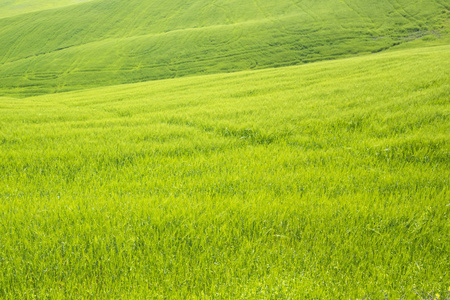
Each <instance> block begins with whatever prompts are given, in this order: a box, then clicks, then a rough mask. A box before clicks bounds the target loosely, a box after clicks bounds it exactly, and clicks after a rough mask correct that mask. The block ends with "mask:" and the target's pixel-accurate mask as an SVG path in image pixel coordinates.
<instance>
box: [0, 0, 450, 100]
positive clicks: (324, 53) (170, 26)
mask: <svg viewBox="0 0 450 300" xmlns="http://www.w3.org/2000/svg"><path fill="white" fill-rule="evenodd" d="M78 2H79V3H78ZM77 3H78V4H77ZM69 4H72V5H69ZM49 8H53V9H49ZM37 9H41V10H40V11H34V10H37ZM24 12H28V13H24ZM19 13H20V14H19ZM449 14H450V4H449V2H448V1H445V0H418V1H411V0H377V1H368V0H340V1H337V0H322V1H317V0H254V1H236V0H222V1H220V2H218V1H211V0H196V1H185V0H169V1H155V0H151V1H142V0H127V1H124V0H122V1H110V0H95V1H75V0H65V1H64V0H53V1H51V0H39V1H30V0H22V1H12V0H7V1H6V3H5V1H3V2H2V3H1V4H0V17H3V18H0V40H1V43H0V82H1V84H0V96H17V97H23V96H30V95H37V94H47V93H54V92H63V91H70V90H76V89H85V88H86V87H99V86H105V85H115V84H122V83H132V82H141V81H147V80H155V79H163V78H173V77H183V76H188V75H200V74H212V73H224V72H231V71H240V70H250V69H262V68H270V67H280V66H289V65H298V64H303V63H308V62H314V61H319V60H329V59H335V58H343V57H350V56H355V55H360V54H367V53H373V52H379V51H383V50H386V49H389V48H392V47H394V46H399V45H402V44H405V43H406V44H408V43H410V42H414V41H416V40H417V39H420V40H422V39H426V40H436V41H438V42H439V41H441V42H442V40H446V42H445V43H448V41H449V39H448V29H449V24H448V20H449Z"/></svg>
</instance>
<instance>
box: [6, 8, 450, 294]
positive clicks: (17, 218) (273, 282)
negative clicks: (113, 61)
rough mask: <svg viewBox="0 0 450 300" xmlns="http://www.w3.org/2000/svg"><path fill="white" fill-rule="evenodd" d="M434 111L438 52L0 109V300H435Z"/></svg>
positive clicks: (448, 124) (448, 240)
mask: <svg viewBox="0 0 450 300" xmlns="http://www.w3.org/2000/svg"><path fill="white" fill-rule="evenodd" d="M93 3H94V2H93ZM95 3H98V4H99V5H100V4H101V3H102V2H101V1H97V2H95ZM73 7H74V8H75V7H78V6H73ZM79 7H83V6H81V5H80V6H79ZM449 99H450V46H440V47H428V48H417V49H409V50H402V51H395V52H390V53H379V54H373V55H370V56H361V57H356V58H348V59H342V60H336V61H329V62H318V63H313V64H307V65H302V66H293V67H284V68H277V69H267V70H258V71H245V72H238V73H233V74H216V75H207V76H200V77H187V78H178V79H170V80H161V81H155V82H148V83H137V84H130V85H121V86H115V87H103V88H97V89H92V90H85V91H73V92H70V93H64V94H56V95H43V96H37V97H31V98H22V99H15V98H11V97H9V98H8V97H3V98H0V186H1V190H0V232H1V234H0V270H1V272H0V298H7V299H8V298H11V299H13V298H17V299H20V298H21V299H24V298H30V299H31V298H59V299H63V298H121V297H122V298H161V299H163V298H167V299H177V298H189V299H194V298H199V299H209V298H211V299H249V298H250V299H313V298H314V299H357V298H359V299H362V298H364V299H385V298H387V299H399V298H401V297H403V299H432V298H436V297H437V296H436V294H439V295H440V298H441V299H445V298H446V297H447V299H448V297H450V290H449V289H450V274H449V270H450V257H449V254H450V236H449V232H450V223H449V218H450V197H449V190H448V188H449V178H450V134H449V133H450V105H449Z"/></svg>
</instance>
